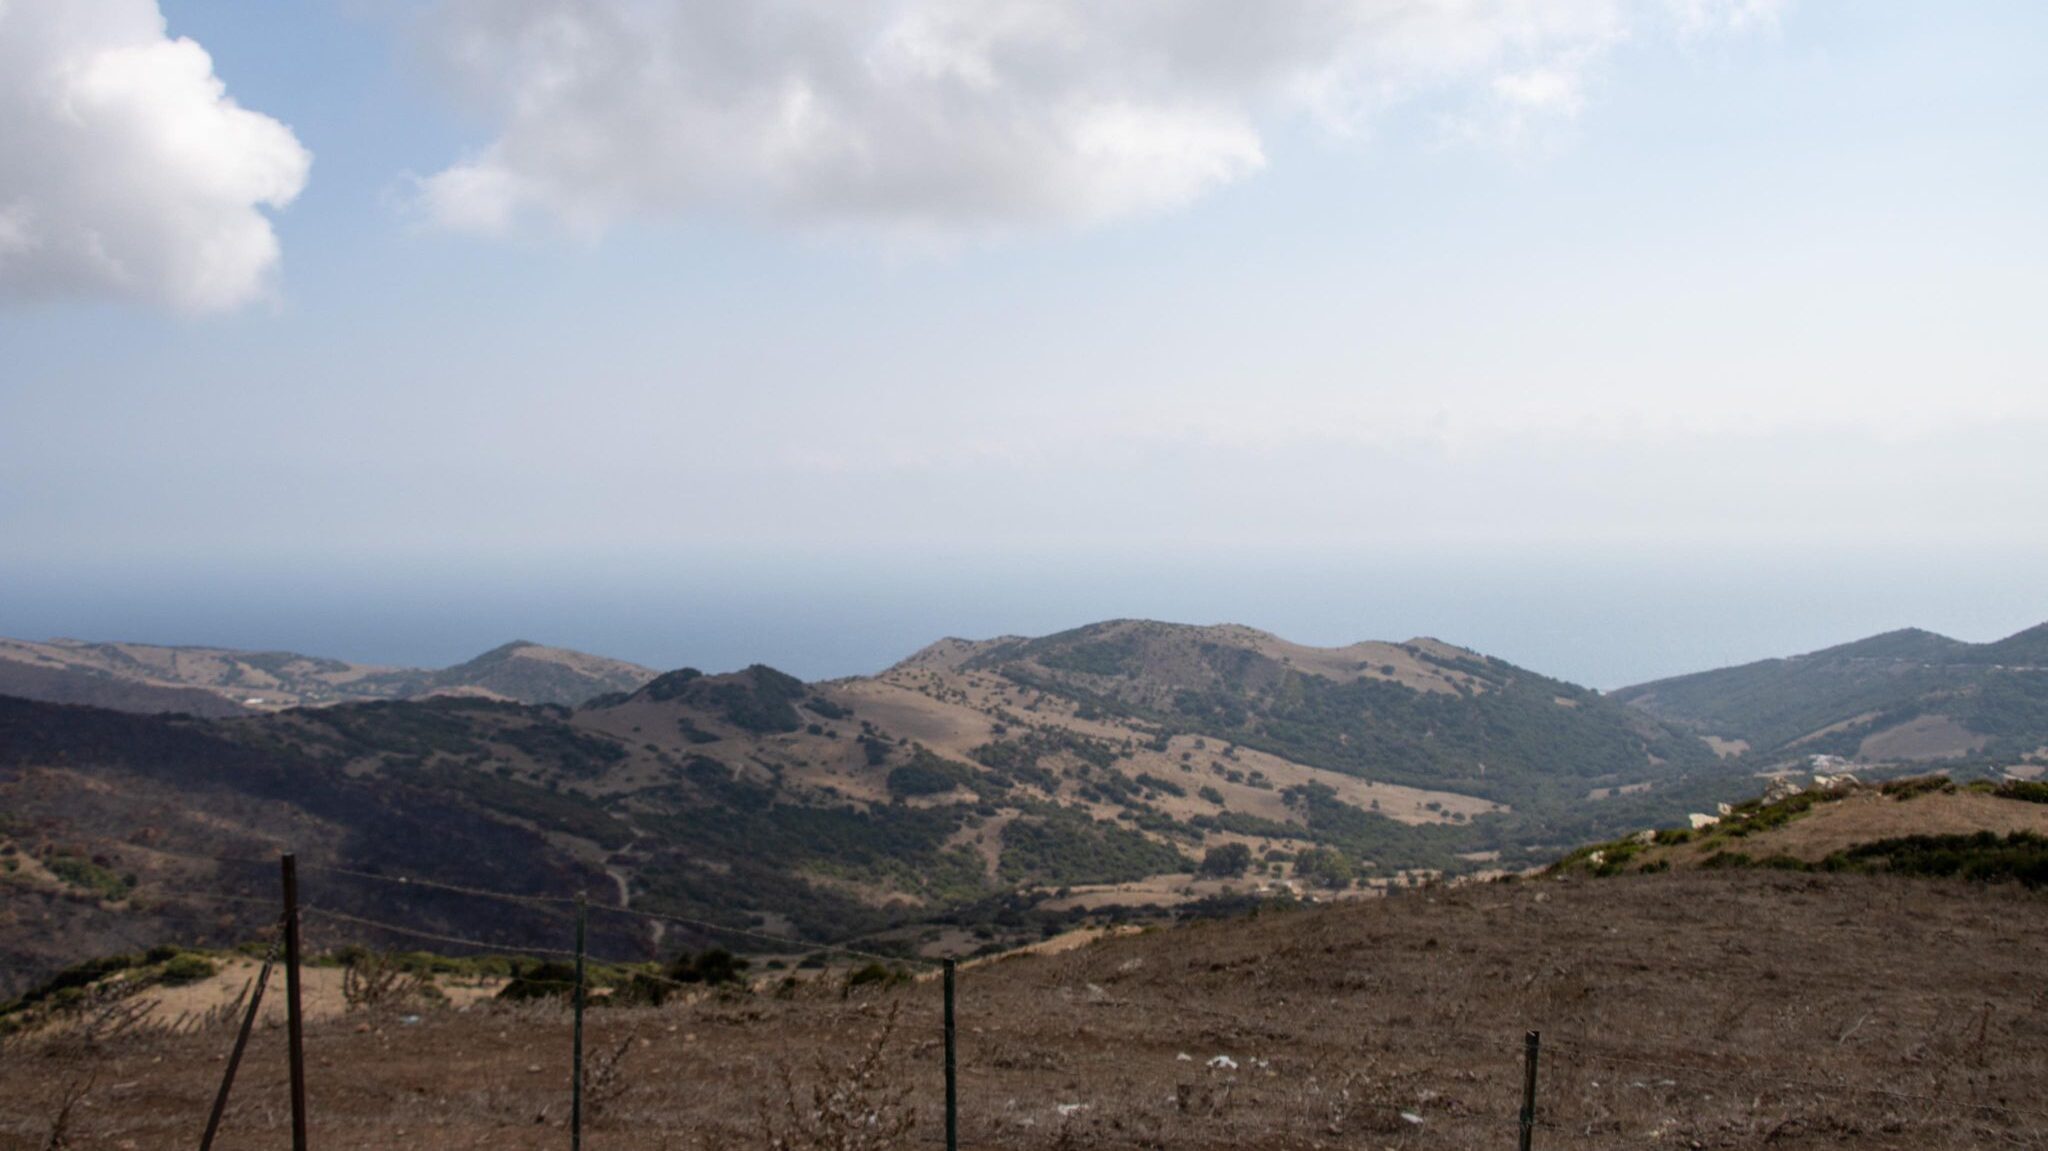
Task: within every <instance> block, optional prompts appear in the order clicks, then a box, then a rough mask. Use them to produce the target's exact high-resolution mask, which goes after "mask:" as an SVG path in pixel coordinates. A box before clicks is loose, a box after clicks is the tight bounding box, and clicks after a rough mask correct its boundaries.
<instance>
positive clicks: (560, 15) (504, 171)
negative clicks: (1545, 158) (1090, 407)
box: [420, 0, 1781, 234]
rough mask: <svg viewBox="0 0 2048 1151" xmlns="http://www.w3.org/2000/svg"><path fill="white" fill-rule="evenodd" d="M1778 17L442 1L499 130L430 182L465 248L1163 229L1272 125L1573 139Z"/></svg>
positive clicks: (1641, 5)
mask: <svg viewBox="0 0 2048 1151" xmlns="http://www.w3.org/2000/svg"><path fill="white" fill-rule="evenodd" d="M1780 2H1781V0H1258V2H1257V3H1244V2H1241V0H1128V2H1118V3H1100V2H1096V0H898V2H894V3H850V2H848V0H757V2H755V3H751V4H744V5H724V4H692V3H674V2H657V0H439V2H438V3H437V4H436V5H435V7H434V8H433V10H432V11H431V12H430V14H429V15H428V16H427V17H426V18H425V21H424V28H425V29H426V32H427V36H426V42H427V43H428V44H429V45H430V48H431V51H432V53H433V55H434V58H435V59H437V60H438V61H439V62H440V63H441V65H442V66H443V67H444V68H445V70H446V73H447V75H448V76H449V77H450V78H451V80H452V81H453V83H454V84H455V85H456V86H457V87H458V88H459V90H461V91H463V92H464V93H466V94H467V96H468V97H469V99H470V100H471V101H472V102H473V106H474V107H475V108H476V109H478V110H479V111H480V113H481V114H482V115H483V116H484V118H485V119H486V120H487V121H488V122H491V123H493V124H494V125H496V130H497V134H496V137H495V139H493V140H492V141H491V142H490V143H489V144H487V145H485V146H484V147H483V148H481V149H480V150H479V151H477V152H476V153H474V154H473V155H471V156H469V157H468V158H466V159H463V160H462V161H460V162H458V163H455V164H453V165H451V166H449V167H448V168H446V169H444V170H442V171H440V172H438V173H436V174H434V175H431V176H428V177H426V178H425V179H423V180H422V181H421V184H420V193H421V195H420V201H421V206H422V207H423V209H424V210H425V212H426V213H427V214H428V216H429V217H430V218H431V219H433V220H434V221H436V222H438V223H440V224H442V225H444V226H447V227H449V228H453V229H457V230H465V231H472V232H480V233H499V232H504V231H506V230H508V229H511V228H513V227H515V226H516V225H517V224H519V223H520V221H521V220H522V219H524V218H526V217H529V216H537V217H541V218H547V219H552V220H554V221H556V222H558V223H561V224H565V225H567V226H569V227H571V228H572V229H577V230H596V229H602V228H603V227H604V226H606V225H608V224H610V223H612V222H614V221H616V220H619V219H622V218H656V219H659V218H666V217H679V216H685V215H689V214H694V213H699V212H706V211H710V212H717V213H727V214H740V215H748V216H754V217H759V218H766V219H770V220H774V221H778V222H796V223H800V224H808V225H826V226H844V225H852V226H856V227H861V228H871V229H880V230H884V231H896V232H910V233H913V234H917V233H937V234H959V233H962V232H966V233H975V232H984V231H989V230H1000V229H1005V228H1010V227H1017V226H1025V227H1029V226H1039V225H1048V224H1051V225H1087V224H1093V223H1097V222H1101V221H1105V220H1111V219H1116V218H1119V217H1125V216H1131V215H1137V214H1142V213H1148V212H1155V211H1159V210H1163V209H1171V208H1174V207H1177V206H1180V205H1183V204H1186V203H1188V202H1190V201H1193V200H1195V199H1197V198H1198V197H1200V196H1202V195H1204V194H1205V193H1208V192H1211V191H1213V190H1215V189H1217V188H1220V187H1222V186H1224V185H1227V184H1230V183H1232V182H1235V181H1238V180H1242V179H1244V178H1246V177H1248V176H1250V175H1252V174H1254V173H1256V172H1258V171H1259V170H1260V169H1261V168H1262V167H1264V166H1265V165H1266V163H1267V154H1266V147H1265V143H1264V138H1263V132H1262V125H1268V124H1270V123H1272V122H1274V121H1276V120H1280V119H1285V118H1290V117H1294V118H1307V119H1310V120H1313V121H1314V122H1316V123H1319V124H1320V125H1322V126H1323V127H1324V128H1326V129H1329V130H1332V131H1335V132H1338V133H1350V132H1353V131H1356V130H1359V129H1361V128H1363V127H1364V126H1365V125H1367V124H1368V123H1369V122H1370V120H1371V118H1372V117H1373V116H1374V115H1375V114H1376V113H1378V112H1380V111H1382V110H1383V109H1386V108H1388V107H1390V106H1393V105H1397V104H1400V103H1403V102H1406V101H1410V100H1414V99H1417V98H1422V97H1445V98H1451V99H1457V100H1463V101H1465V102H1466V103H1467V104H1468V105H1469V108H1468V112H1467V114H1466V115H1465V118H1466V120H1467V121H1468V122H1469V120H1470V118H1471V117H1472V116H1475V115H1479V114H1480V113H1482V112H1487V113H1490V114H1491V115H1493V116H1495V117H1497V118H1498V119H1500V120H1501V121H1502V122H1504V123H1508V124H1519V123H1520V122H1522V121H1523V120H1525V119H1526V118H1528V117H1531V116H1536V115H1570V114H1571V113H1573V112H1574V111H1575V110H1576V109H1577V108H1578V107H1579V106H1580V104H1581V102H1582V99H1583V84H1584V76H1585V73H1586V72H1587V70H1588V69H1589V68H1591V67H1592V66H1594V64H1595V63H1596V62H1597V61H1598V60H1599V59H1600V58H1601V57H1602V56H1603V55H1604V54H1605V53H1607V52H1608V51H1610V50H1611V49H1612V48H1613V47H1614V46H1615V45H1617V44H1619V43H1621V42H1623V41H1624V40H1626V39H1628V38H1629V37H1631V36H1632V35H1637V34H1638V33H1639V32H1641V31H1642V30H1643V29H1644V28H1652V29H1657V30H1660V31H1662V32H1664V33H1666V34H1670V35H1674V36H1694V35H1701V34H1709V33H1713V32H1717V31H1724V30H1740V29H1743V28H1747V27H1752V26H1755V25H1758V24H1763V23H1768V22H1769V21H1770V20H1772V19H1773V18H1774V15H1775V12H1776V8H1777V6H1778V4H1779V3H1780Z"/></svg>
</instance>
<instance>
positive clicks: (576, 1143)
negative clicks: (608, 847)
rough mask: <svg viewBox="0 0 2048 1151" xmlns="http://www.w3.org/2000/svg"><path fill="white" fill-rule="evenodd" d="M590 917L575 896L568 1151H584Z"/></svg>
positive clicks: (584, 901) (586, 903)
mask: <svg viewBox="0 0 2048 1151" xmlns="http://www.w3.org/2000/svg"><path fill="white" fill-rule="evenodd" d="M589 915H590V904H589V900H588V899H586V898H585V897H584V895H583V894H582V893H580V892H579V893H578V894H577V896H576V1037H575V1050H574V1052H573V1053H572V1054H571V1060H572V1061H573V1062H574V1064H575V1068H574V1070H573V1072H572V1076H573V1077H572V1078H571V1079H570V1081H569V1151H583V936H584V928H585V924H586V922H587V920H588V918H589Z"/></svg>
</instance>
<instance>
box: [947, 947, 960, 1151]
mask: <svg viewBox="0 0 2048 1151" xmlns="http://www.w3.org/2000/svg"><path fill="white" fill-rule="evenodd" d="M953 967H954V963H953V961H952V960H951V959H948V960H946V1151H960V1073H959V1067H958V1064H957V1062H956V1060H955V1058H954V1055H955V1051H954V1037H955V1035H956V1034H957V1029H956V1028H955V1027H954V1026H953Z"/></svg>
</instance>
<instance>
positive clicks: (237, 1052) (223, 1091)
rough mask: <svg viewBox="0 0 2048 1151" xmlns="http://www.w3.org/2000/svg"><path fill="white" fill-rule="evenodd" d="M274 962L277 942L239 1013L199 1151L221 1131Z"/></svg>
mask: <svg viewBox="0 0 2048 1151" xmlns="http://www.w3.org/2000/svg"><path fill="white" fill-rule="evenodd" d="M280 926H282V923H281V922H280ZM276 961H277V944H276V943H275V942H273V943H272V944H271V945H270V953H269V954H268V955H265V956H264V957H263V969H262V970H260V971H258V972H257V973H256V982H255V983H253V984H251V985H250V987H249V1010H248V1012H247V1013H246V1014H244V1015H243V1016H242V1029H241V1030H240V1031H238V1032H236V1033H235V1049H234V1050H233V1051H230V1052H229V1053H228V1066H227V1070H225V1071H223V1072H221V1076H220V1094H218V1095H215V1096H214V1097H213V1112H212V1114H210V1115H208V1116H207V1117H206V1134H204V1135H201V1136H200V1137H199V1151H212V1148H213V1137H214V1136H215V1135H218V1134H219V1133H220V1120H221V1116H223V1115H225V1114H226V1113H227V1109H228V1091H229V1089H230V1088H232V1087H234V1085H235V1070H236V1069H237V1068H239V1067H240V1066H241V1065H242V1052H243V1051H245V1050H247V1049H248V1047H249V1032H250V1031H252V1030H254V1029H255V1026H256V1012H257V1010H258V1009H260V1008H261V1007H262V1006H263V987H264V985H265V984H267V983H269V982H270V967H271V964H273V963H275V962H276Z"/></svg>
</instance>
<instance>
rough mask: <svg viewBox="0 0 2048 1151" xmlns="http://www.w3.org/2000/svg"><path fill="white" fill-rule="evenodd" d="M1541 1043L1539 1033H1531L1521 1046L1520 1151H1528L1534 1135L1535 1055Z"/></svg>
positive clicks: (1541, 1039)
mask: <svg viewBox="0 0 2048 1151" xmlns="http://www.w3.org/2000/svg"><path fill="white" fill-rule="evenodd" d="M1542 1041H1543V1036H1542V1033H1541V1032H1538V1031H1531V1032H1530V1033H1529V1035H1528V1038H1527V1039H1525V1040H1523V1045H1522V1141H1521V1151H1529V1141H1530V1140H1531V1139H1533V1138H1534V1137H1535V1135H1536V1054H1537V1050H1538V1049H1539V1047H1540V1046H1541V1045H1542Z"/></svg>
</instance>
